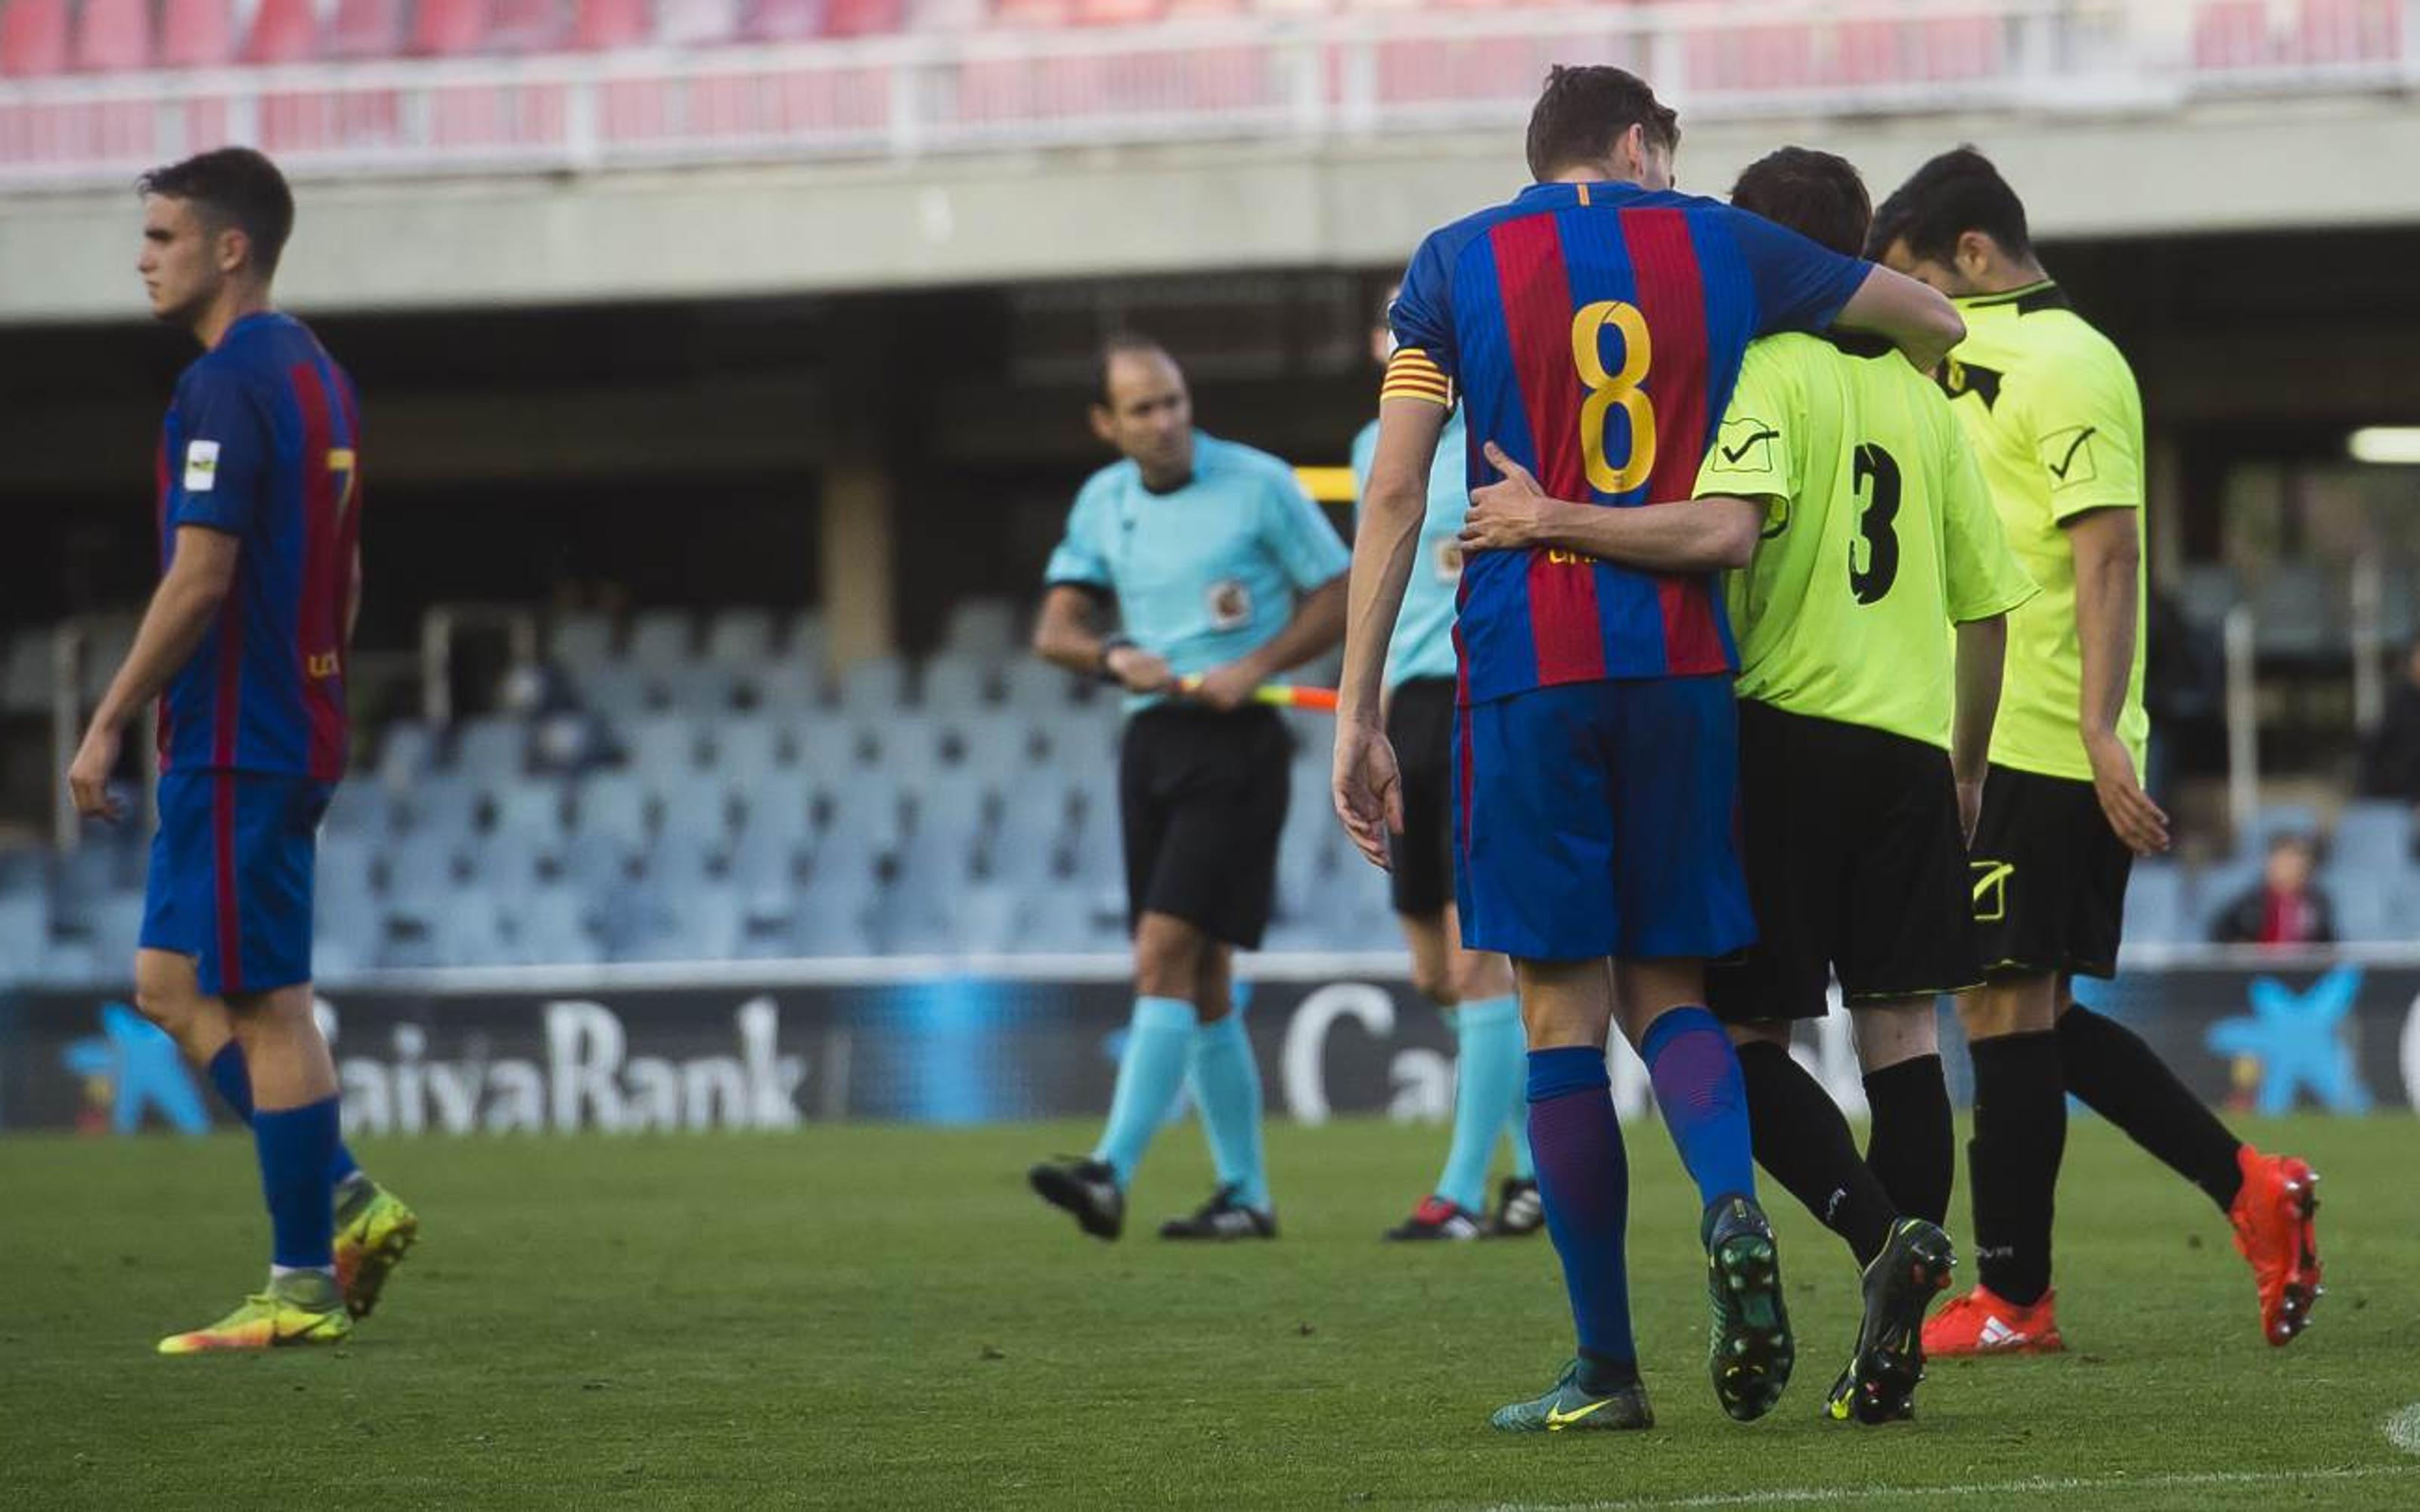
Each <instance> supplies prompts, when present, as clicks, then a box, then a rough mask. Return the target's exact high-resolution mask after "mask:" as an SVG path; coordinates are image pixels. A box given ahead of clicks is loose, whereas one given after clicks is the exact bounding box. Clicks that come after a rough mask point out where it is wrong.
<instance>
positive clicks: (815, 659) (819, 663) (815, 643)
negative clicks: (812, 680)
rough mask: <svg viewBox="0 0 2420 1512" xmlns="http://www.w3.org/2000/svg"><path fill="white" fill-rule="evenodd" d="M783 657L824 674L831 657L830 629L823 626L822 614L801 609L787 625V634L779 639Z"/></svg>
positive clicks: (812, 610) (820, 674)
mask: <svg viewBox="0 0 2420 1512" xmlns="http://www.w3.org/2000/svg"><path fill="white" fill-rule="evenodd" d="M781 652H782V655H783V657H785V658H786V659H788V660H790V661H794V662H797V663H798V664H799V666H802V667H805V668H808V669H810V670H811V671H814V673H815V675H816V676H817V677H821V676H822V675H823V674H824V671H825V670H826V667H827V666H828V664H829V662H830V656H831V629H830V626H829V625H825V624H824V617H823V615H822V613H821V612H820V611H818V610H815V609H802V610H800V611H799V614H797V615H796V616H795V617H793V618H792V619H791V621H790V623H789V625H788V630H787V633H786V634H784V635H783V636H782V638H781Z"/></svg>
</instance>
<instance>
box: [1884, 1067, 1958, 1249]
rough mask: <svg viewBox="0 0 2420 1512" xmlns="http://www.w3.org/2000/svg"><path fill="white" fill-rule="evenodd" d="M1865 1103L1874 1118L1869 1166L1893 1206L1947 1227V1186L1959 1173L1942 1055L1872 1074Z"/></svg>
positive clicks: (1954, 1133) (1886, 1068) (1931, 1222)
mask: <svg viewBox="0 0 2420 1512" xmlns="http://www.w3.org/2000/svg"><path fill="white" fill-rule="evenodd" d="M1866 1105H1867V1106H1868V1107H1869V1108H1871V1109H1872V1110H1873V1119H1874V1126H1873V1132H1872V1133H1871V1134H1869V1135H1868V1136H1867V1138H1866V1164H1867V1165H1869V1166H1870V1167H1872V1169H1873V1173H1874V1179H1875V1180H1879V1181H1881V1182H1882V1184H1883V1190H1884V1191H1885V1192H1887V1193H1889V1194H1890V1199H1891V1206H1893V1207H1895V1208H1897V1209H1898V1210H1899V1211H1901V1212H1903V1213H1905V1214H1907V1215H1908V1216H1909V1217H1911V1218H1921V1219H1923V1220H1924V1221H1925V1222H1927V1223H1930V1224H1938V1225H1942V1226H1944V1227H1947V1224H1948V1222H1949V1188H1950V1184H1951V1183H1952V1182H1953V1181H1954V1180H1956V1179H1957V1171H1958V1130H1957V1126H1956V1125H1955V1124H1954V1123H1953V1122H1952V1121H1951V1118H1950V1113H1949V1085H1948V1083H1947V1082H1946V1081H1944V1080H1943V1079H1942V1075H1941V1057H1939V1056H1917V1057H1915V1058H1914V1059H1912V1060H1902V1061H1900V1063H1899V1064H1897V1065H1895V1066H1885V1067H1884V1068H1883V1069H1882V1070H1880V1071H1878V1072H1871V1073H1869V1075H1868V1076H1867V1077H1866Z"/></svg>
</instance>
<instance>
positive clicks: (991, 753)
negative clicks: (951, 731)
mask: <svg viewBox="0 0 2420 1512" xmlns="http://www.w3.org/2000/svg"><path fill="white" fill-rule="evenodd" d="M958 733H959V738H960V740H961V741H962V742H963V745H964V750H963V753H962V754H961V756H960V760H962V761H963V762H965V764H966V766H967V769H968V770H969V771H970V772H973V773H975V774H976V775H977V776H979V777H982V778H984V779H986V780H988V781H990V782H991V783H993V784H994V785H995V786H997V787H999V788H1001V789H1002V790H1003V791H1005V790H1007V789H1009V788H1013V787H1015V786H1016V784H1017V783H1018V782H1019V781H1021V780H1023V779H1024V777H1025V775H1026V774H1027V773H1029V772H1032V771H1034V770H1036V769H1038V768H1039V767H1040V766H1041V764H1042V762H1043V759H1044V758H1045V757H1046V756H1047V755H1048V753H1049V750H1050V741H1049V736H1048V733H1047V720H1045V719H1044V718H1043V717H1041V716H1039V715H1036V714H1034V713H1032V712H1031V711H1029V710H1019V709H1005V710H1003V709H982V708H979V709H978V710H977V711H976V714H975V717H973V718H971V719H967V718H961V719H960V720H959V721H958Z"/></svg>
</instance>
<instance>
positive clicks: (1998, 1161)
mask: <svg viewBox="0 0 2420 1512" xmlns="http://www.w3.org/2000/svg"><path fill="white" fill-rule="evenodd" d="M1971 1048H1972V1050H1973V1054H1974V1058H1975V1137H1974V1138H1973V1139H1971V1140H1969V1141H1968V1142H1967V1145H1966V1165H1967V1184H1968V1186H1969V1187H1971V1188H1972V1189H1973V1191H1974V1194H1975V1268H1976V1271H1977V1273H1978V1274H1979V1275H1980V1276H1981V1277H1982V1281H1983V1285H1985V1286H1987V1287H1989V1288H1992V1289H1993V1291H1994V1292H1996V1293H1998V1294H1999V1295H2000V1296H2002V1297H2004V1298H2006V1299H2007V1300H2008V1301H2009V1302H2011V1303H2014V1304H2017V1305H2018V1306H2020V1307H2023V1306H2028V1305H2030V1304H2034V1303H2036V1302H2039V1301H2040V1300H2041V1295H2042V1293H2043V1292H2045V1291H2048V1290H2049V1289H2050V1234H2051V1211H2052V1206H2053V1201H2052V1199H2053V1195H2054V1193H2055V1190H2056V1188H2057V1186H2058V1163H2059V1158H2060V1157H2061V1156H2062V1155H2064V1154H2065V1153H2066V1152H2067V1088H2065V1087H2064V1086H2063V1085H2061V1083H2060V1080H2059V1073H2058V1061H2059V1056H2058V1036H2057V1035H2055V1034H2053V1033H2050V1032H2048V1031H2041V1032H2038V1033H2034V1034H2009V1035H2003V1036H2001V1037H1999V1038H1997V1039H1992V1040H1977V1041H1974V1042H1973V1045H1972V1047H1971Z"/></svg>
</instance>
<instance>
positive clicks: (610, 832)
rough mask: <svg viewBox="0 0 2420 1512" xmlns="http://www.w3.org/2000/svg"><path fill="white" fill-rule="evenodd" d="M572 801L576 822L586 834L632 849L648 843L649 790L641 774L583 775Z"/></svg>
mask: <svg viewBox="0 0 2420 1512" xmlns="http://www.w3.org/2000/svg"><path fill="white" fill-rule="evenodd" d="M572 802H573V807H574V810H575V813H576V818H575V820H574V825H575V828H576V830H577V831H578V833H580V834H581V835H582V836H583V837H585V836H589V835H597V836H602V837H605V838H608V839H611V840H613V841H617V842H618V843H620V844H621V845H622V846H623V848H624V849H625V850H628V851H635V850H639V849H641V848H643V847H644V845H645V844H646V842H647V839H648V835H649V826H648V824H647V791H646V787H645V785H644V782H643V781H642V780H641V779H640V778H639V777H638V776H637V774H635V773H630V772H598V773H596V774H593V775H591V776H589V777H586V778H583V779H581V781H580V783H579V785H578V786H577V787H576V788H575V789H574V790H573V799H572Z"/></svg>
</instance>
